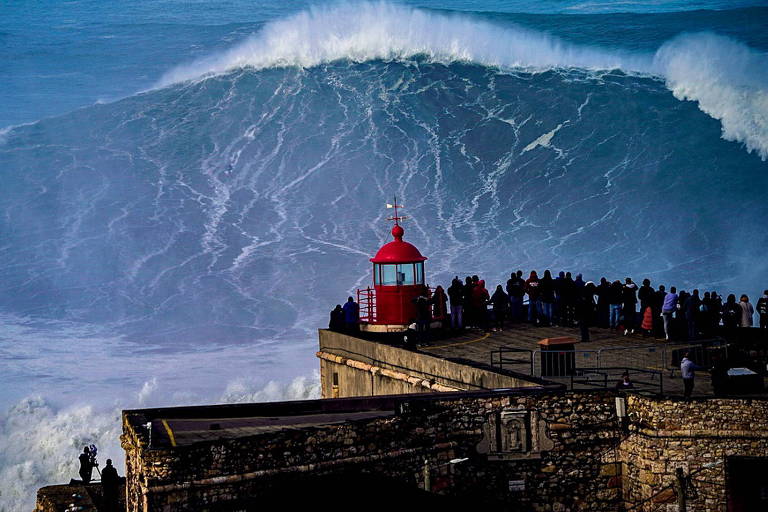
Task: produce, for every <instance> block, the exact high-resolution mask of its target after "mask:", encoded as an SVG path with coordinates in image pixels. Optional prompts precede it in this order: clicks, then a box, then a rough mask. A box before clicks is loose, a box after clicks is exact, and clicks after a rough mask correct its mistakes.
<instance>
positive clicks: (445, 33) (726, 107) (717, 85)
mask: <svg viewBox="0 0 768 512" xmlns="http://www.w3.org/2000/svg"><path fill="white" fill-rule="evenodd" d="M416 56H425V57H427V59H428V60H429V61H430V62H440V63H451V62H471V63H478V64H482V65H486V66H495V67H499V68H502V69H522V70H528V71H541V70H547V69H552V68H557V67H560V68H571V67H575V68H582V69H588V70H611V69H621V70H623V71H625V72H628V73H642V74H650V75H655V76H660V77H662V78H664V79H665V80H666V82H667V85H668V87H669V88H670V90H672V91H673V93H674V94H675V96H676V97H677V98H679V99H688V100H692V101H696V102H698V104H699V106H700V108H701V110H702V111H704V112H706V113H707V114H709V115H711V116H712V117H714V118H715V119H718V120H721V121H722V125H723V136H724V138H726V139H727V140H734V141H740V142H743V143H744V144H745V147H746V149H747V150H748V151H755V152H757V153H758V154H759V155H760V157H761V158H762V159H763V160H765V159H766V158H768V56H766V55H765V54H764V53H762V52H758V51H755V50H752V49H750V48H749V47H748V46H746V45H744V44H742V43H739V42H738V41H735V40H732V39H730V38H727V37H725V36H719V35H716V34H710V33H700V34H685V35H682V36H680V37H678V38H675V39H674V40H672V41H669V42H668V43H665V44H664V45H662V47H661V48H659V50H658V51H657V52H656V54H655V55H645V54H634V53H630V52H626V51H618V50H607V49H601V48H598V47H587V46H579V45H575V44H570V43H567V42H565V41H563V40H561V39H558V38H556V37H553V36H550V35H547V34H545V33H540V32H536V31H532V30H529V29H526V28H523V27H519V26H511V27H510V26H501V25H497V24H494V23H491V22H488V21H481V20H479V19H476V18H473V17H471V16H469V15H458V14H454V15H446V14H439V13H435V12H431V11H426V10H421V9H416V8H410V7H405V6H401V5H398V4H392V3H388V2H379V3H361V4H354V5H352V4H339V5H335V6H324V7H315V8H312V9H310V10H307V11H303V12H301V13H299V14H297V15H295V16H292V17H289V18H287V19H282V20H277V21H273V22H270V23H268V24H266V26H265V27H264V28H263V29H262V30H261V31H260V32H259V33H258V34H256V35H254V36H252V37H250V38H249V39H247V40H246V41H245V42H243V43H241V44H239V45H238V46H236V47H234V48H232V49H231V50H229V51H227V52H224V53H223V54H219V55H214V56H211V57H208V58H205V59H201V60H198V61H196V62H193V63H191V64H187V65H183V66H180V67H178V68H176V69H174V70H172V71H170V72H168V73H166V75H165V76H163V78H162V79H161V80H160V82H159V84H158V85H159V86H164V85H168V84H171V83H174V82H177V81H182V80H189V79H195V78H198V77H206V76H210V75H211V74H217V73H224V72H228V71H231V70H233V69H235V68H239V67H246V66H247V67H252V68H255V69H264V68H268V67H275V66H299V67H311V66H317V65H319V64H322V63H328V62H332V61H335V60H341V59H344V60H350V61H353V62H364V61H367V60H397V59H410V58H413V57H416Z"/></svg>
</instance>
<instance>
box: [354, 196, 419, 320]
mask: <svg viewBox="0 0 768 512" xmlns="http://www.w3.org/2000/svg"><path fill="white" fill-rule="evenodd" d="M396 201H397V199H395V202H394V203H393V204H391V205H390V204H388V205H387V208H394V210H395V214H394V216H392V217H389V218H388V220H392V221H394V222H395V225H394V226H393V227H392V236H393V237H394V240H393V241H391V242H389V243H387V244H384V245H383V246H382V247H381V249H379V252H377V253H376V256H374V257H373V258H371V262H372V263H373V288H370V287H369V288H366V289H361V290H358V291H357V297H358V303H359V304H360V329H361V330H363V331H369V332H402V331H405V330H406V329H408V326H409V325H410V324H411V323H413V322H414V321H415V320H416V304H415V301H414V299H416V298H417V297H419V296H421V295H428V293H429V290H428V289H427V286H426V285H425V283H424V261H426V259H427V258H425V257H424V256H422V255H421V253H420V252H419V250H418V249H417V248H416V247H414V246H413V245H412V244H410V243H408V242H405V241H403V234H404V233H405V230H404V229H403V227H402V226H401V225H400V221H402V220H404V219H405V218H406V217H401V216H398V214H397V210H398V208H402V205H398V204H397V202H396Z"/></svg>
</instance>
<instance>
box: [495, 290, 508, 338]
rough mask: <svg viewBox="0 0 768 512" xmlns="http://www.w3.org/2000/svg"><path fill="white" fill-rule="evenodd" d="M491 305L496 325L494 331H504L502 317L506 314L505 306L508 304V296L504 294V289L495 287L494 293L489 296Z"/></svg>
mask: <svg viewBox="0 0 768 512" xmlns="http://www.w3.org/2000/svg"><path fill="white" fill-rule="evenodd" d="M491 304H493V318H494V320H495V323H496V327H495V328H494V330H499V331H503V330H504V316H505V315H506V312H507V305H508V304H509V295H507V294H506V293H504V289H503V288H502V287H501V285H498V286H496V291H495V292H493V295H492V296H491Z"/></svg>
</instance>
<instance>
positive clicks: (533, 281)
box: [525, 270, 539, 323]
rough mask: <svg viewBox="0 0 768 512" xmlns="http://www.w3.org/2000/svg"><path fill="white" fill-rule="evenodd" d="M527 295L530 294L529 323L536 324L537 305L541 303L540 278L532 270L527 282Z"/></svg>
mask: <svg viewBox="0 0 768 512" xmlns="http://www.w3.org/2000/svg"><path fill="white" fill-rule="evenodd" d="M525 293H527V294H528V321H529V322H531V323H534V322H535V321H536V320H538V311H537V309H536V304H537V303H538V302H539V276H538V274H536V271H535V270H531V275H530V276H529V277H528V280H527V281H526V282H525Z"/></svg>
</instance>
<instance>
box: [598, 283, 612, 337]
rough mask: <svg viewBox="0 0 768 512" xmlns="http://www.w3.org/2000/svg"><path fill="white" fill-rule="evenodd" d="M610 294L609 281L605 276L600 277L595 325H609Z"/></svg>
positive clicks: (605, 326) (604, 326)
mask: <svg viewBox="0 0 768 512" xmlns="http://www.w3.org/2000/svg"><path fill="white" fill-rule="evenodd" d="M610 295H611V283H609V282H608V280H607V279H606V278H605V277H601V278H600V284H599V285H598V286H597V326H598V327H603V328H607V327H610V324H609V317H610Z"/></svg>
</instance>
